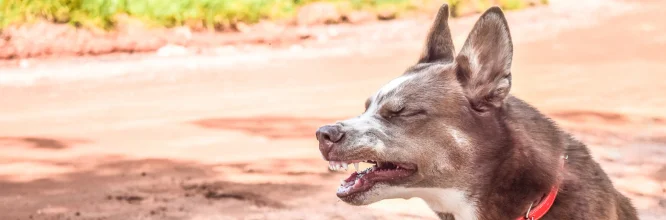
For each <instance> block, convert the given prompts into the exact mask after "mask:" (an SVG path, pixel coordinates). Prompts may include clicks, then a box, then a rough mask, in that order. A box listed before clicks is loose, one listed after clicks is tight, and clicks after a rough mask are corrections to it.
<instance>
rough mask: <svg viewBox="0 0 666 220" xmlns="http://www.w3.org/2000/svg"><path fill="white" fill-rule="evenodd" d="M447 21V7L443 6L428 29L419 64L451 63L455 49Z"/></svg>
mask: <svg viewBox="0 0 666 220" xmlns="http://www.w3.org/2000/svg"><path fill="white" fill-rule="evenodd" d="M448 20H449V5H447V4H443V5H442V7H440V8H439V11H438V12H437V17H436V18H435V21H434V22H433V24H432V27H431V28H430V32H429V33H428V38H427V39H426V45H425V48H424V49H423V53H422V54H421V58H419V63H435V62H444V63H449V62H453V58H454V54H455V48H454V47H453V39H452V38H451V30H450V29H449V24H448Z"/></svg>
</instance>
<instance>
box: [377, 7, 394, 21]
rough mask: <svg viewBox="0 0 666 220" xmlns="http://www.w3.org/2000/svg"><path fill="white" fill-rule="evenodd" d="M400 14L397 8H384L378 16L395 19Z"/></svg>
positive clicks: (380, 18) (379, 17) (384, 18)
mask: <svg viewBox="0 0 666 220" xmlns="http://www.w3.org/2000/svg"><path fill="white" fill-rule="evenodd" d="M397 16H398V13H397V12H396V11H395V10H389V9H387V10H382V11H379V12H378V13H377V18H378V19H379V20H393V19H395V18H396V17H397Z"/></svg>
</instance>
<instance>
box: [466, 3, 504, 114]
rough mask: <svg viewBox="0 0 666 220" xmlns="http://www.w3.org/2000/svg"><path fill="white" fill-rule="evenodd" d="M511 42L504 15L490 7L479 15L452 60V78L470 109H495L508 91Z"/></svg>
mask: <svg viewBox="0 0 666 220" xmlns="http://www.w3.org/2000/svg"><path fill="white" fill-rule="evenodd" d="M512 57H513V43H512V42H511V34H510V33H509V26H508V24H507V22H506V18H504V13H502V10H501V9H500V8H499V7H496V6H494V7H491V8H490V9H488V10H487V11H486V12H484V13H483V15H481V17H480V18H479V20H478V21H477V22H476V24H475V25H474V28H473V29H472V31H471V32H470V34H469V36H468V37H467V40H466V41H465V44H464V46H463V48H462V49H461V50H460V54H458V56H457V57H456V76H457V78H458V81H459V82H460V83H461V85H462V86H463V88H464V91H465V95H466V96H467V98H468V99H469V101H470V103H471V104H472V107H473V108H474V109H476V110H478V111H486V110H488V109H490V108H493V107H495V108H499V107H501V106H502V105H503V103H504V100H505V99H506V97H507V96H508V94H509V89H510V88H511V60H512Z"/></svg>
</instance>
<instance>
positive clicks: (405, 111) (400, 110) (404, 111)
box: [381, 106, 425, 119]
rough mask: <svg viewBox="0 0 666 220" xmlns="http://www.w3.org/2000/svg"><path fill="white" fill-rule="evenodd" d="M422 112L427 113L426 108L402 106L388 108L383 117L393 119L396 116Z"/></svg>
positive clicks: (408, 115) (409, 115) (407, 115)
mask: <svg viewBox="0 0 666 220" xmlns="http://www.w3.org/2000/svg"><path fill="white" fill-rule="evenodd" d="M420 114H425V110H420V109H411V108H406V107H404V106H402V107H399V108H396V109H387V110H386V111H384V114H381V115H382V117H383V118H386V119H392V118H396V117H411V116H415V115H420Z"/></svg>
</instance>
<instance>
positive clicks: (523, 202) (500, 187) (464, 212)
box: [410, 128, 563, 220]
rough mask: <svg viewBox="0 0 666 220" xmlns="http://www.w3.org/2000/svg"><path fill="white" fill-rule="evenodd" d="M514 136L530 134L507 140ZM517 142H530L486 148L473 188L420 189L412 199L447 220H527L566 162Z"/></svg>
mask: <svg viewBox="0 0 666 220" xmlns="http://www.w3.org/2000/svg"><path fill="white" fill-rule="evenodd" d="M508 130H514V129H511V128H509V129H508ZM516 130H517V131H520V130H521V129H515V130H514V131H516ZM514 135H525V134H524V133H520V132H515V133H514V132H509V133H508V134H505V135H503V136H504V137H512V136H514ZM516 140H529V139H525V138H508V139H507V141H503V142H504V143H506V145H505V146H492V147H491V146H488V147H487V148H484V149H490V150H489V151H488V152H486V154H484V155H483V156H481V157H480V158H477V162H476V163H477V164H482V167H483V169H481V170H483V172H479V173H476V174H472V175H473V179H474V181H472V183H474V184H471V187H470V188H468V189H454V188H427V189H418V188H417V189H413V191H411V192H410V193H411V194H412V195H414V196H416V197H420V198H422V199H423V200H424V201H426V203H428V205H429V206H430V208H431V209H432V210H433V211H435V212H437V213H438V214H439V215H440V218H443V219H446V218H449V217H450V216H453V217H455V219H456V220H468V219H469V220H477V219H478V220H484V219H506V218H507V217H510V219H515V218H517V217H520V216H524V215H525V214H526V212H527V211H528V209H529V208H530V206H531V205H536V204H537V203H538V202H539V201H540V199H542V198H543V197H544V196H545V195H547V194H548V193H549V192H550V190H551V189H552V187H553V186H556V185H557V183H558V181H560V176H561V174H562V173H561V172H562V170H561V169H560V167H561V165H562V162H563V161H562V160H561V159H559V157H558V156H557V155H559V154H561V152H560V151H559V150H555V151H552V152H551V151H550V150H551V149H549V148H548V146H543V148H541V147H539V148H537V147H534V143H535V142H530V143H521V142H518V141H516ZM494 143H497V142H494ZM544 149H546V150H544ZM443 213H450V215H446V214H443ZM442 216H443V217H442ZM444 217H446V218H444Z"/></svg>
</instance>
